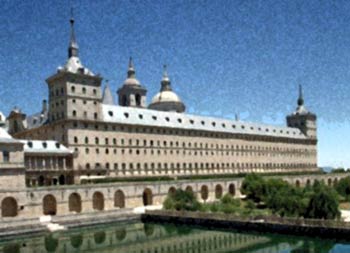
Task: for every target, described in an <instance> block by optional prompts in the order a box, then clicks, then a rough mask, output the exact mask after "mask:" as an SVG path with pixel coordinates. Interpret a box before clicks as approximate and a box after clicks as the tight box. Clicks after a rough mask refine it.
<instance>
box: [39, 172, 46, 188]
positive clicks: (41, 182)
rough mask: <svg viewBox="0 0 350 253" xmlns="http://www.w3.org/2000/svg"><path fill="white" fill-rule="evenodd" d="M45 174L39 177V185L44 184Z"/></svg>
mask: <svg viewBox="0 0 350 253" xmlns="http://www.w3.org/2000/svg"><path fill="white" fill-rule="evenodd" d="M44 180H45V179H44V176H43V175H41V176H40V177H39V178H38V185H39V186H43V185H44Z"/></svg>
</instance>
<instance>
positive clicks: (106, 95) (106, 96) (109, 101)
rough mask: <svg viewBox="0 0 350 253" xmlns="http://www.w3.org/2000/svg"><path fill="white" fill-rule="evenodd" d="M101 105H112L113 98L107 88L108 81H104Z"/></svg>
mask: <svg viewBox="0 0 350 253" xmlns="http://www.w3.org/2000/svg"><path fill="white" fill-rule="evenodd" d="M102 104H106V105H114V98H113V95H112V92H111V89H110V88H109V82H108V80H106V86H105V88H104V90H103V97H102Z"/></svg>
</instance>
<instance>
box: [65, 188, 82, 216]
mask: <svg viewBox="0 0 350 253" xmlns="http://www.w3.org/2000/svg"><path fill="white" fill-rule="evenodd" d="M68 205H69V211H70V212H77V213H80V212H81V197H80V195H79V194H78V193H76V192H74V193H72V194H71V195H69V199H68Z"/></svg>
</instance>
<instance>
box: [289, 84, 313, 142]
mask: <svg viewBox="0 0 350 253" xmlns="http://www.w3.org/2000/svg"><path fill="white" fill-rule="evenodd" d="M287 125H288V126H289V127H296V128H299V129H300V130H301V131H302V132H303V133H304V134H305V135H306V136H307V137H309V138H311V139H317V126H316V115H315V114H313V113H311V112H309V111H308V110H307V109H306V107H305V105H304V96H303V90H302V87H301V85H299V98H298V106H297V108H296V110H295V112H293V113H292V114H291V115H288V116H287Z"/></svg>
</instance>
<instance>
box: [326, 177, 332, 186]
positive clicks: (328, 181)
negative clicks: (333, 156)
mask: <svg viewBox="0 0 350 253" xmlns="http://www.w3.org/2000/svg"><path fill="white" fill-rule="evenodd" d="M327 184H328V186H332V178H328V180H327Z"/></svg>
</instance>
